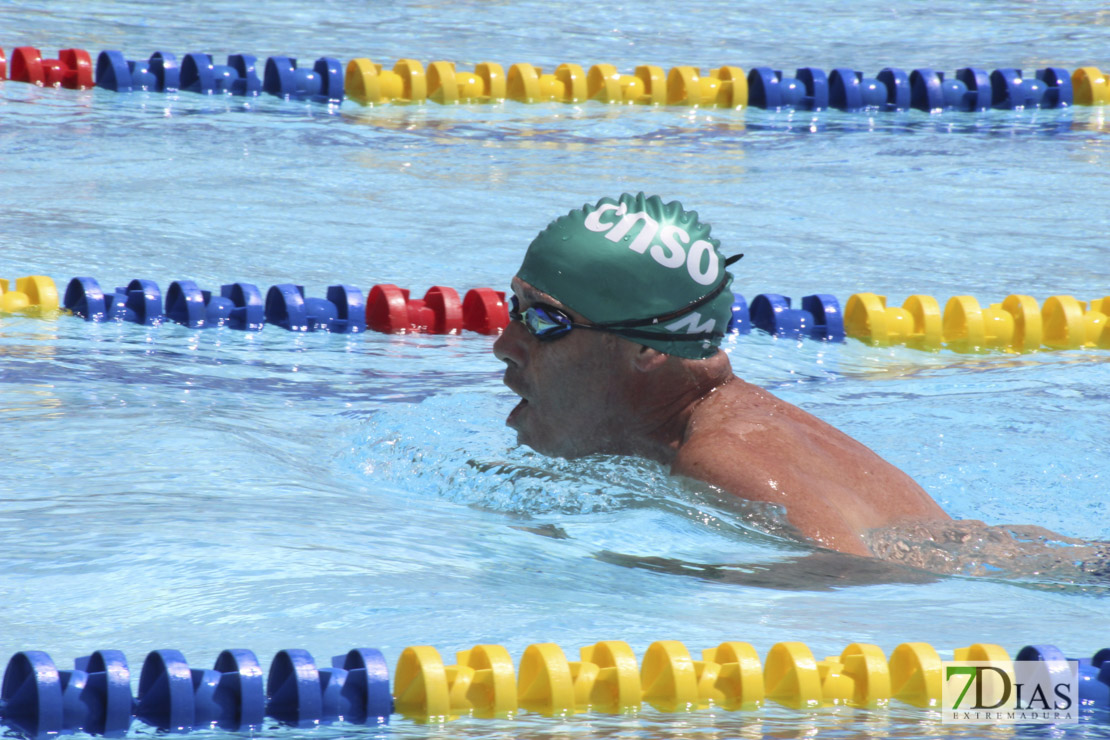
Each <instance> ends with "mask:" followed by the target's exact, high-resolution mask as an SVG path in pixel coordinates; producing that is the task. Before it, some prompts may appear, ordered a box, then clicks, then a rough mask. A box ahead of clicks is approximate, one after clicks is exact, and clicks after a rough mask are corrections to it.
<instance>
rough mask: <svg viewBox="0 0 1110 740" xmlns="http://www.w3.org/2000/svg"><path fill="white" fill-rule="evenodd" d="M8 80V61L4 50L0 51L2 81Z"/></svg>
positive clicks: (0, 76) (0, 77) (0, 75)
mask: <svg viewBox="0 0 1110 740" xmlns="http://www.w3.org/2000/svg"><path fill="white" fill-rule="evenodd" d="M7 78H8V60H7V59H5V58H4V50H3V49H0V80H6V79H7Z"/></svg>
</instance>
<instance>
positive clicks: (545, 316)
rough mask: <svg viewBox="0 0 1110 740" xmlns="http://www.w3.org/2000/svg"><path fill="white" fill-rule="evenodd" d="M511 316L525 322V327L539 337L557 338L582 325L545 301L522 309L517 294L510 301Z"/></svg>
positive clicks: (514, 319)
mask: <svg viewBox="0 0 1110 740" xmlns="http://www.w3.org/2000/svg"><path fill="white" fill-rule="evenodd" d="M509 318H510V319H512V320H513V321H519V322H521V323H523V324H524V328H526V329H527V330H528V332H529V333H530V334H531V335H532V336H534V337H536V338H537V339H555V338H557V337H561V336H563V335H564V334H566V333H567V332H569V331H570V330H571V329H573V328H575V327H576V326H580V325H579V324H575V323H574V322H573V321H571V318H570V317H569V316H567V315H566V314H565V313H563V312H562V311H560V310H559V309H557V308H555V307H554V306H549V305H547V304H544V303H536V304H533V305H531V306H529V307H528V308H526V309H524V311H521V310H520V300H519V299H518V298H517V297H516V296H515V295H514V296H513V297H512V298H511V299H510V301H509Z"/></svg>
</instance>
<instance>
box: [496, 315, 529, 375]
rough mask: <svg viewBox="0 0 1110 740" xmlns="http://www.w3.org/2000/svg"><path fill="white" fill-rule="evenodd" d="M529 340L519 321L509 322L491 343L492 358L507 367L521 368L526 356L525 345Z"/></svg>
mask: <svg viewBox="0 0 1110 740" xmlns="http://www.w3.org/2000/svg"><path fill="white" fill-rule="evenodd" d="M530 338H531V336H530V335H529V334H528V330H527V329H525V328H524V325H523V324H521V323H520V322H519V321H510V322H509V325H508V326H506V327H505V330H504V331H503V332H501V336H499V337H498V338H497V341H496V342H494V343H493V356H494V357H496V358H497V359H499V360H501V361H502V362H504V363H506V364H509V365H516V366H518V367H519V366H522V365H523V364H524V359H525V357H526V356H527V352H528V350H527V348H526V347H525V343H526V342H527V341H528V340H529V339H530Z"/></svg>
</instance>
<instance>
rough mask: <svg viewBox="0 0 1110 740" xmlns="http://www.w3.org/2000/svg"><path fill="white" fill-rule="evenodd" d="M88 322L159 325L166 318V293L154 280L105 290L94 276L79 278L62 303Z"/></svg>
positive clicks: (72, 282) (74, 279) (133, 281)
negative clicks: (163, 301) (164, 307)
mask: <svg viewBox="0 0 1110 740" xmlns="http://www.w3.org/2000/svg"><path fill="white" fill-rule="evenodd" d="M62 305H63V306H64V307H65V308H66V309H67V310H69V311H71V312H72V313H73V315H74V316H79V317H81V318H83V319H85V320H86V321H127V322H131V323H134V324H143V325H146V326H156V325H158V324H159V323H161V321H162V292H161V291H160V290H159V289H158V286H157V285H156V284H155V283H154V282H153V281H151V280H138V279H136V280H132V281H131V282H130V283H128V284H127V287H126V288H116V290H115V292H113V293H105V292H104V291H103V290H101V288H100V284H99V283H98V282H97V281H96V280H95V279H94V278H91V277H76V278H73V279H72V280H70V281H69V285H68V286H66V292H65V297H64V299H63V304H62Z"/></svg>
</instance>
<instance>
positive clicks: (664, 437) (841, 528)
mask: <svg viewBox="0 0 1110 740" xmlns="http://www.w3.org/2000/svg"><path fill="white" fill-rule="evenodd" d="M513 292H514V293H515V294H516V296H517V298H518V300H519V301H520V307H521V310H524V309H527V308H528V307H529V306H531V305H532V304H534V303H543V304H547V305H550V306H554V307H556V308H560V309H562V310H564V311H566V312H567V313H568V314H569V315H570V316H571V318H572V319H573V320H574V321H575V322H580V323H590V322H589V320H588V318H586V317H584V316H582V315H581V314H578V313H576V312H574V311H573V310H570V309H569V308H568V307H566V306H564V305H562V304H561V303H559V301H557V300H555V299H554V298H552V297H551V296H548V295H546V294H544V293H541V292H539V291H537V290H535V289H534V288H532V287H531V286H530V285H528V284H527V283H524V282H523V281H521V280H519V279H514V280H513ZM493 351H494V354H495V355H496V356H497V358H498V359H500V360H502V361H503V362H505V364H506V369H505V377H504V380H505V384H506V385H507V386H508V387H509V388H510V389H511V390H512V391H513V392H515V393H516V394H517V395H519V396H521V399H522V400H521V402H520V403H519V404H517V406H516V407H515V408H514V409H513V410H512V412H511V413H510V414H509V417H508V419H507V420H506V423H507V424H508V425H509V426H510V427H511V428H513V429H515V430H516V431H517V439H518V441H519V442H520V443H521V444H526V445H528V446H530V447H532V448H533V449H535V450H537V451H538V452H541V453H544V454H547V455H555V456H561V457H568V458H572V457H580V456H582V455H588V454H594V453H606V454H625V455H639V456H642V457H647V458H650V459H653V460H657V461H659V462H661V463H663V464H666V465H669V466H670V469H671V473H672V474H674V475H683V476H688V477H691V478H696V479H698V480H701V481H705V482H707V483H709V484H711V485H714V486H717V487H719V488H721V489H722V490H725V491H728V492H729V493H732V494H733V495H735V496H738V497H740V498H744V499H749V500H752V501H763V502H769V503H773V504H778V505H780V506H782V507H783V508H784V509H785V511H786V517H787V519H788V520H789V522H790V523H791V524H792V525H793V526H794V527H795V528H797V529H798V531H799V532H800V533H801V534H802V535H804V536H805V537H808V538H810V539H812V540H814V541H816V542H817V543H819V544H820V545H822V546H824V547H827V548H830V549H833V550H838V551H840V552H845V553H852V554H856V555H865V556H871V555H872V554H873V553H872V552H871V550H870V549H869V548H868V546H867V544H866V542H865V539H864V535H865V534H866V533H867V532H868V531H870V530H875V529H879V528H885V527H892V526H904V525H909V524H919V523H926V522H937V521H943V520H949V519H950V518H949V517H948V515H947V514H945V513H944V511H943V510H942V509H941V508H940V507H939V506H938V505H937V504H936V502H934V501H933V500H932V499H931V498H930V497H929V495H928V494H927V493H925V491H924V490H922V488H921V487H920V486H918V485H917V484H916V483H915V482H914V481H913V480H912V479H911V478H910V477H909V476H907V475H906V474H905V473H903V472H902V471H901V470H899V469H898V468H896V467H894V466H893V465H891V464H890V463H888V462H886V461H885V460H883V459H882V458H881V457H879V456H878V455H876V454H875V453H874V452H872V451H871V450H870V449H868V448H867V447H865V446H864V445H862V444H860V443H859V442H857V441H856V440H854V439H852V438H851V437H849V436H847V435H846V434H844V433H842V432H840V431H838V430H837V429H835V428H833V427H832V426H830V425H828V424H826V423H825V422H823V421H821V420H820V419H817V418H816V417H814V416H812V415H811V414H808V413H806V412H805V411H802V410H801V409H799V408H797V407H796V406H793V405H791V404H789V403H786V402H785V401H782V400H781V399H778V398H776V397H775V396H773V395H772V394H770V393H768V392H767V391H765V390H763V389H761V388H758V387H756V386H754V385H751V384H749V383H746V382H744V381H743V380H741V379H740V378H738V377H736V376H735V375H734V374H733V373H732V368H731V365H730V363H729V360H728V356H727V355H726V354H725V353H724V352H717V353H716V354H715V355H714V356H712V357H710V358H708V359H705V360H688V359H684V358H680V357H675V356H672V355H664V354H662V353H660V352H658V351H656V350H653V349H650V348H648V347H644V346H642V345H639V344H636V343H634V342H632V341H629V340H625V339H622V338H620V337H617V336H614V335H612V334H606V333H602V332H597V331H588V330H580V329H575V330H573V331H571V332H570V333H569V334H567V335H565V336H563V337H560V338H558V339H555V340H550V341H542V340H540V339H537V338H536V337H534V336H532V335H531V334H530V333H529V332H528V330H527V329H526V328H525V327H524V325H523V324H522V323H521V322H519V321H513V322H510V324H509V326H508V327H507V328H506V329H505V331H504V333H503V334H502V335H501V337H500V338H498V340H497V342H496V343H495V344H494V348H493Z"/></svg>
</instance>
